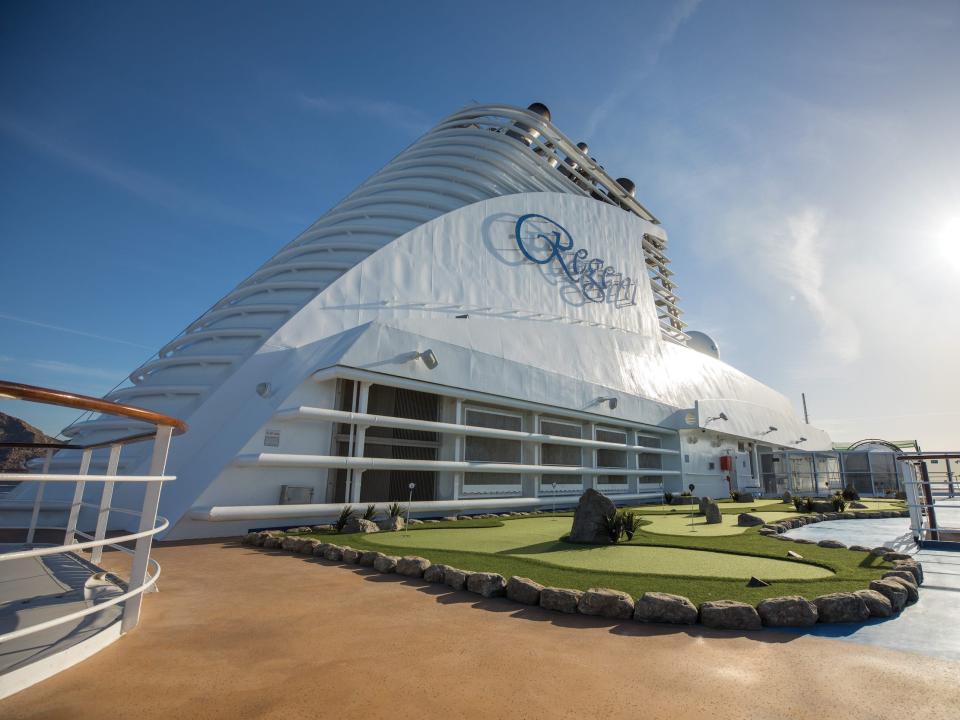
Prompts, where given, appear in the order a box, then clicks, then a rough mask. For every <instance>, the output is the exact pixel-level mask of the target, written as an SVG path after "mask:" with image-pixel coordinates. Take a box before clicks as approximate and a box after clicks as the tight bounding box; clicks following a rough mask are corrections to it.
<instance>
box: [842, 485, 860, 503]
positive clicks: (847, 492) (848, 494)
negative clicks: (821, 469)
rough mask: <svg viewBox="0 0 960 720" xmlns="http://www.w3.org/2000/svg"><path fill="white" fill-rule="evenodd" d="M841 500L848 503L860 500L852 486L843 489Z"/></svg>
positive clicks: (858, 494)
mask: <svg viewBox="0 0 960 720" xmlns="http://www.w3.org/2000/svg"><path fill="white" fill-rule="evenodd" d="M843 499H844V500H846V501H848V502H853V501H855V500H859V499H860V493H858V492H857V489H856V488H855V487H854V486H853V485H847V486H846V487H845V488H844V489H843Z"/></svg>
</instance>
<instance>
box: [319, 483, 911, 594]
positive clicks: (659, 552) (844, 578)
mask: <svg viewBox="0 0 960 720" xmlns="http://www.w3.org/2000/svg"><path fill="white" fill-rule="evenodd" d="M868 504H869V505H870V509H871V510H872V509H874V503H873V502H872V501H870V502H869V503H868ZM724 505H727V506H731V505H742V506H744V507H743V508H741V507H735V508H730V507H726V508H724V509H727V510H730V511H731V512H734V513H739V512H744V511H745V510H749V509H750V508H755V509H756V511H757V512H759V514H760V515H761V517H765V519H769V520H774V519H776V518H778V517H782V516H783V515H782V513H783V512H784V511H785V510H786V509H787V506H786V505H784V504H783V503H777V502H774V503H764V504H763V505H760V504H759V503H736V504H734V503H721V507H724ZM895 507H897V505H894V504H892V503H891V504H886V503H885V507H882V509H891V508H895ZM901 507H902V505H901ZM768 510H769V511H772V512H769V516H768V517H767V511H768ZM637 511H638V512H639V514H640V515H641V516H643V519H644V520H653V521H657V520H659V519H660V518H658V517H656V516H658V515H662V514H664V510H663V509H662V508H655V507H646V508H638V509H637ZM666 512H667V513H669V512H670V511H669V510H666ZM788 514H790V515H793V516H796V515H797V513H795V512H794V513H788ZM570 522H571V520H570V513H562V514H561V513H558V514H556V515H548V516H540V517H531V518H513V519H503V520H501V519H485V520H461V521H449V522H441V523H435V524H424V525H416V526H414V527H412V528H411V529H410V530H411V531H409V532H404V531H400V532H391V533H375V534H370V535H361V534H353V535H336V536H335V538H336V539H335V540H334V541H335V542H336V543H338V544H344V545H349V546H350V547H353V548H356V549H359V550H377V551H380V552H383V553H385V554H391V555H411V554H416V555H421V556H423V557H426V558H428V559H429V560H430V561H431V562H434V563H445V564H447V565H453V566H455V567H459V568H462V569H464V570H471V571H486V572H497V573H500V574H501V575H503V576H504V577H509V576H511V575H520V576H523V577H528V578H531V579H533V580H536V581H537V582H539V583H541V584H543V585H549V586H554V587H568V588H575V589H581V590H585V589H587V588H590V587H611V588H615V589H618V590H622V591H624V592H629V593H631V594H632V595H634V596H639V595H641V594H642V593H643V592H645V591H648V590H656V591H659V592H668V593H675V594H679V595H685V596H686V597H688V598H690V599H691V600H692V601H693V602H695V603H700V602H703V601H705V600H717V599H729V600H741V601H743V602H749V603H757V602H759V601H760V600H762V599H763V598H766V597H775V596H779V595H802V596H804V597H807V598H808V599H812V598H813V597H816V596H817V595H823V594H826V593H831V592H841V591H851V590H860V589H863V588H865V587H867V586H868V585H869V583H870V581H871V580H875V579H878V578H879V577H880V576H881V575H882V574H883V572H885V571H886V570H888V569H890V567H891V565H890V563H887V562H884V561H883V560H882V559H880V558H878V557H875V556H873V555H870V554H869V553H865V552H859V551H853V550H843V549H831V548H821V547H818V546H816V545H800V544H796V543H788V542H783V541H781V540H776V539H773V538H769V537H765V536H762V535H759V534H758V532H757V528H748V529H747V530H745V531H744V532H743V533H740V534H736V535H721V536H715V535H707V534H706V533H704V532H697V533H691V532H683V531H678V532H677V533H675V534H662V533H654V532H647V531H646V530H645V529H644V528H640V529H639V530H638V531H637V532H636V533H635V535H634V537H633V540H631V541H629V542H626V543H621V544H620V545H617V546H583V545H573V544H571V543H567V542H565V541H563V540H562V539H561V538H563V537H564V536H565V535H566V534H567V533H568V532H569V530H570ZM853 522H855V521H853ZM554 525H556V527H555V528H554ZM314 535H315V536H316V537H318V538H320V539H323V540H331V539H333V538H331V536H330V534H314ZM667 549H669V551H667ZM644 550H647V551H649V552H647V553H646V554H644ZM684 550H693V551H705V552H690V553H684V552H683V551H684ZM788 550H793V551H795V552H798V553H800V554H801V555H803V558H804V559H803V560H801V561H797V560H790V561H787V560H786V554H787V551H788ZM632 552H637V553H638V555H637V556H636V562H634V556H632V555H629V554H628V553H632ZM724 554H729V555H730V556H731V559H729V560H728V559H727V558H725V557H724ZM800 565H805V566H806V567H804V570H803V571H799V572H806V573H809V575H813V576H816V577H810V578H808V579H801V578H796V577H793V578H791V577H789V575H790V574H791V573H796V572H797V571H795V570H793V568H796V567H797V566H800ZM782 566H786V569H788V570H790V572H789V573H788V572H782V573H780V575H779V577H777V570H779V569H780V568H781V567H782ZM749 569H752V570H753V572H750V574H751V575H756V576H757V577H760V578H761V579H763V580H766V581H767V582H770V586H769V587H759V588H755V587H747V585H746V582H745V580H744V579H743V577H744V573H745V572H746V571H747V570H749ZM825 571H829V572H825Z"/></svg>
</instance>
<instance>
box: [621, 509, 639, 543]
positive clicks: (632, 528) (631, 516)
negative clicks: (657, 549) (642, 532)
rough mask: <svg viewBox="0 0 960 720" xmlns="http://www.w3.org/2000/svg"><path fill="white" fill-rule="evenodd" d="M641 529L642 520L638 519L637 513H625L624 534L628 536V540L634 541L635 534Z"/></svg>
mask: <svg viewBox="0 0 960 720" xmlns="http://www.w3.org/2000/svg"><path fill="white" fill-rule="evenodd" d="M639 527H640V518H639V517H637V515H636V513H633V512H624V513H623V532H624V534H625V535H626V536H627V540H633V534H634V533H635V532H636V531H637V528H639Z"/></svg>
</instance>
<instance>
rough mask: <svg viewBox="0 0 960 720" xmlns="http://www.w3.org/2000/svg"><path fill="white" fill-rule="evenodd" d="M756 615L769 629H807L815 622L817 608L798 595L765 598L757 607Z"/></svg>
mask: <svg viewBox="0 0 960 720" xmlns="http://www.w3.org/2000/svg"><path fill="white" fill-rule="evenodd" d="M757 614H758V615H759V616H760V620H762V621H763V624H764V625H767V626H769V627H808V626H810V625H815V624H816V622H817V616H818V612H817V606H816V605H814V604H813V603H812V602H810V601H809V600H807V599H806V598H804V597H801V596H799V595H786V596H784V597H775V598H767V599H766V600H763V601H761V602H760V604H759V605H757Z"/></svg>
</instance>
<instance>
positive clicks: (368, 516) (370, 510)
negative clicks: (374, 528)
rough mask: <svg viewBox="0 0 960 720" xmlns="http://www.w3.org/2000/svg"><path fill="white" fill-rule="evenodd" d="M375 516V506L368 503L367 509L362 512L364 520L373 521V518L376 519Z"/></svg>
mask: <svg viewBox="0 0 960 720" xmlns="http://www.w3.org/2000/svg"><path fill="white" fill-rule="evenodd" d="M376 515H377V506H376V505H374V504H373V503H370V504H369V505H367V509H366V510H364V511H363V519H364V520H373V518H374V517H376Z"/></svg>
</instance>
